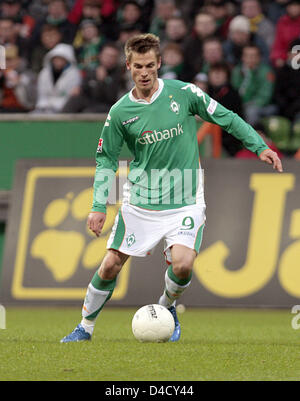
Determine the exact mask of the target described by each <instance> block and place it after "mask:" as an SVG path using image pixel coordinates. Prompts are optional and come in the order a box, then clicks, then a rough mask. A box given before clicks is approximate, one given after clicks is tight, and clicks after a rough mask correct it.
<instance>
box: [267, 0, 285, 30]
mask: <svg viewBox="0 0 300 401" xmlns="http://www.w3.org/2000/svg"><path fill="white" fill-rule="evenodd" d="M288 1H289V0H275V1H272V2H270V3H268V6H267V7H266V15H267V17H268V19H269V20H270V21H271V22H272V23H273V24H274V25H276V24H277V22H278V20H279V18H280V17H282V16H283V15H284V14H285V7H286V3H287V2H288Z"/></svg>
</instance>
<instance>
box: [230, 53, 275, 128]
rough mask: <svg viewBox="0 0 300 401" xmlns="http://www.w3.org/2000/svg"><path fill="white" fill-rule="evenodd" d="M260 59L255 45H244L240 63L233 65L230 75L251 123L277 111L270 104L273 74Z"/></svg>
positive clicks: (272, 90)
mask: <svg viewBox="0 0 300 401" xmlns="http://www.w3.org/2000/svg"><path fill="white" fill-rule="evenodd" d="M261 60H262V58H261V54H260V49H259V48H258V47H257V46H255V45H247V46H245V47H244V48H243V51H242V60H241V63H239V64H238V65H237V66H236V67H234V69H233V71H232V76H231V83H232V86H233V87H234V89H236V90H237V91H238V92H239V95H240V96H241V98H242V102H243V108H244V116H245V120H246V121H247V122H248V123H249V124H251V125H254V124H256V123H257V122H259V120H260V118H262V117H265V116H268V115H272V114H275V112H276V111H277V110H276V106H274V105H273V104H272V100H273V94H274V84H275V75H274V72H273V70H272V68H271V67H270V66H269V65H268V64H264V63H263V62H262V61H261Z"/></svg>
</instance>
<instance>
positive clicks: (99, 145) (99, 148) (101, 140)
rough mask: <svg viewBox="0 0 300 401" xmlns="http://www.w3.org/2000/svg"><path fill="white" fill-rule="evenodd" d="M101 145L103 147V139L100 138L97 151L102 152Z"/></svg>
mask: <svg viewBox="0 0 300 401" xmlns="http://www.w3.org/2000/svg"><path fill="white" fill-rule="evenodd" d="M102 147H103V139H102V138H100V139H99V142H98V147H97V153H102Z"/></svg>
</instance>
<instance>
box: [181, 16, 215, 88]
mask: <svg viewBox="0 0 300 401" xmlns="http://www.w3.org/2000/svg"><path fill="white" fill-rule="evenodd" d="M216 29H217V25H216V20H215V18H214V17H213V16H212V15H210V14H207V13H203V12H201V13H199V14H197V15H196V17H195V23H194V29H193V32H192V34H191V35H190V36H188V38H187V41H186V43H185V46H184V63H185V74H186V76H185V77H184V80H186V81H191V80H192V79H193V78H194V76H195V75H196V74H197V73H198V72H199V71H201V69H202V64H203V56H202V46H203V41H204V40H205V39H206V38H208V37H210V36H213V35H214V34H215V33H216Z"/></svg>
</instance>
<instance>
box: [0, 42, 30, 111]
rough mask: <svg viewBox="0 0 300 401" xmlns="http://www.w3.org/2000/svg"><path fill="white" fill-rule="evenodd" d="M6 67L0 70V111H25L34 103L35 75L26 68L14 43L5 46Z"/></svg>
mask: <svg viewBox="0 0 300 401" xmlns="http://www.w3.org/2000/svg"><path fill="white" fill-rule="evenodd" d="M5 56H6V68H5V69H4V70H0V112H1V113H25V112H28V111H30V110H31V109H32V108H33V107H34V105H35V100H36V96H35V89H36V88H35V75H34V74H33V73H32V71H31V70H28V69H26V63H25V62H24V59H22V58H21V57H20V55H19V50H18V47H17V46H16V45H8V46H7V47H6V52H5Z"/></svg>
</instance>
